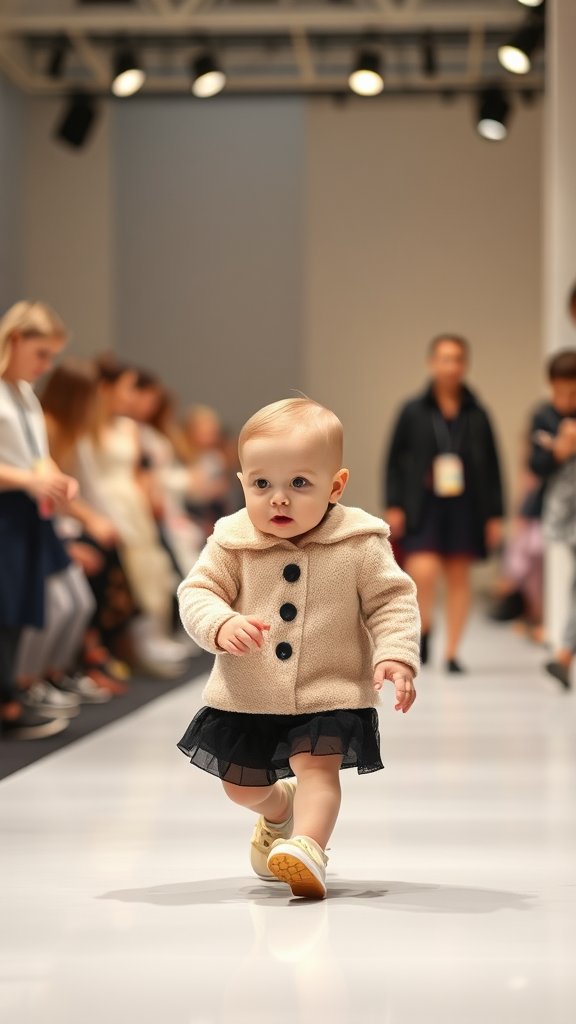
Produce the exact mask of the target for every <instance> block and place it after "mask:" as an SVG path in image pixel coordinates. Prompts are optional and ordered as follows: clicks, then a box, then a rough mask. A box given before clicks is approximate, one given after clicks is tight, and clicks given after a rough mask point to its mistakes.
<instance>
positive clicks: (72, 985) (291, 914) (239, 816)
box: [0, 621, 576, 1024]
mask: <svg viewBox="0 0 576 1024" xmlns="http://www.w3.org/2000/svg"><path fill="white" fill-rule="evenodd" d="M463 653H464V655H465V657H466V660H467V661H468V663H469V664H470V665H472V664H474V665H475V666H476V669H475V671H474V672H471V673H470V674H469V675H467V676H465V677H461V678H458V677H453V676H452V677H446V676H443V675H441V674H435V673H434V672H433V671H431V670H427V671H426V672H424V673H423V674H422V676H421V678H420V683H419V696H418V700H417V702H416V704H415V706H414V708H413V710H412V711H411V712H410V713H409V714H408V715H406V716H403V717H401V716H399V715H397V714H395V713H394V711H393V709H392V708H393V702H392V692H391V690H390V692H388V693H387V694H386V696H387V698H388V699H387V702H386V705H385V707H384V709H383V712H382V714H381V731H382V749H383V754H384V761H385V763H386V766H387V767H386V770H385V771H384V772H379V773H377V774H375V775H372V776H368V777H364V778H359V777H358V776H357V775H356V773H355V772H352V771H349V772H346V773H344V774H343V789H344V803H343V811H342V815H341V818H340V822H339V824H338V826H337V830H336V832H335V834H334V836H333V839H332V842H331V847H332V849H331V851H330V898H329V899H328V900H327V901H326V902H324V903H319V904H311V903H304V902H301V901H297V900H292V899H289V898H288V895H287V893H288V890H287V889H285V888H284V887H283V886H278V885H276V886H275V885H271V884H270V885H267V884H265V883H262V882H260V881H259V880H258V879H257V878H255V877H251V875H250V868H249V865H248V860H247V847H248V841H249V837H250V833H251V828H252V820H253V819H252V817H251V816H250V815H249V814H247V813H246V812H245V811H243V810H242V809H240V808H237V807H234V806H232V805H231V804H228V803H227V802H226V801H225V799H224V797H223V796H222V794H221V793H220V791H219V784H218V782H217V781H216V780H215V779H213V778H212V777H210V776H207V775H205V774H204V773H202V772H200V771H199V770H198V769H195V768H192V767H191V766H190V765H189V764H188V763H187V761H186V759H185V758H184V756H183V755H182V754H181V753H180V752H179V751H178V750H177V749H176V746H175V743H176V741H177V739H179V737H180V735H181V733H182V732H183V731H184V728H185V726H186V724H187V723H188V720H189V719H190V718H191V716H192V714H193V713H194V712H195V711H196V709H197V708H198V706H199V702H200V691H201V686H200V685H199V684H198V683H194V684H191V685H190V686H188V687H183V688H182V689H180V690H176V691H174V692H172V693H170V694H168V695H167V696H166V697H164V698H162V699H160V700H159V701H157V702H155V703H153V704H149V705H148V706H147V707H145V708H143V709H141V710H140V711H137V712H135V713H134V714H133V715H131V716H129V717H128V718H125V719H123V720H121V721H119V722H117V723H115V724H114V725H112V726H109V727H107V728H106V729H104V730H102V731H101V732H98V733H95V734H93V735H92V736H90V737H88V738H86V739H84V740H82V741H80V742H79V743H77V744H75V745H72V746H70V747H67V748H66V749H63V750H62V751H60V752H59V753H57V754H55V755H53V756H51V757H49V758H46V759H45V760H42V761H40V762H38V763H36V764H34V765H32V766H31V767H29V768H27V769H24V770H23V771H21V772H19V773H17V774H16V775H14V776H12V777H10V778H8V779H6V780H4V781H3V782H2V783H0V829H1V847H0V862H1V872H0V890H1V897H2V909H1V911H0V1016H1V1019H2V1021H3V1024H248V1022H249V1024H268V1022H270V1024H288V1022H290V1024H292V1022H295V1024H296V1022H297V1024H329V1022H330V1024H356V1022H361V1024H574V1021H575V1020H576V735H575V734H576V698H575V697H574V696H572V695H566V694H564V693H561V692H560V690H559V688H558V689H556V687H555V686H554V685H553V684H552V682H550V683H548V682H547V681H546V679H545V678H544V677H543V676H542V674H541V672H540V670H539V665H540V662H541V661H542V652H541V651H539V650H537V649H535V648H532V647H530V646H529V645H527V644H526V643H525V642H524V641H521V640H519V639H517V638H516V637H514V636H513V635H512V634H511V633H510V632H508V631H507V630H506V629H501V628H499V627H495V626H489V625H485V624H483V623H481V622H479V621H477V622H476V623H475V625H474V626H473V628H472V629H471V630H470V634H469V638H468V641H467V643H466V645H465V648H464V652H463ZM288 894H289V893H288Z"/></svg>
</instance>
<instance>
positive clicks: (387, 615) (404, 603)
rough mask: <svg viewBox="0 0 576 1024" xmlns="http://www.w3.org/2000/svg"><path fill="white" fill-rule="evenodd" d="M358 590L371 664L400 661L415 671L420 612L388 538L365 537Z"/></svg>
mask: <svg viewBox="0 0 576 1024" xmlns="http://www.w3.org/2000/svg"><path fill="white" fill-rule="evenodd" d="M358 593H359V596H360V604H361V608H362V614H363V617H364V621H365V623H366V626H367V628H368V631H369V633H370V635H371V637H372V641H373V643H374V655H373V665H377V664H378V662H379V661H389V660H390V661H402V662H403V663H404V664H405V665H409V666H410V668H411V669H412V671H413V672H414V674H416V673H417V672H418V669H419V667H420V613H419V611H418V603H417V601H416V586H415V584H414V581H413V580H411V579H410V577H409V576H407V575H406V573H405V572H403V571H402V569H401V568H400V566H399V565H398V564H397V562H396V559H395V558H394V555H393V554H392V548H391V546H390V542H389V540H388V538H387V537H383V536H382V535H381V534H380V535H379V534H374V535H373V536H371V537H370V538H369V540H368V543H367V545H366V552H365V555H364V560H363V562H362V566H361V569H360V576H359V581H358Z"/></svg>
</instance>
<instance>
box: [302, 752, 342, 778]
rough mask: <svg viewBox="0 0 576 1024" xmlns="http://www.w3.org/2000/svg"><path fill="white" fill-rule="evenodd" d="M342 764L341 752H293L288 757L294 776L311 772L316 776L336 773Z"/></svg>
mask: <svg viewBox="0 0 576 1024" xmlns="http://www.w3.org/2000/svg"><path fill="white" fill-rule="evenodd" d="M341 764H342V755H341V754H323V755H321V754H295V755H294V757H292V758H290V767H291V768H292V771H293V772H294V774H295V776H296V778H297V779H298V778H301V777H302V776H303V775H308V774H310V773H313V774H315V775H317V776H319V777H320V776H326V775H336V776H337V775H338V773H339V771H340V766H341Z"/></svg>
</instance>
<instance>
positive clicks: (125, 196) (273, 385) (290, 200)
mask: <svg viewBox="0 0 576 1024" xmlns="http://www.w3.org/2000/svg"><path fill="white" fill-rule="evenodd" d="M115 114H116V116H115V119H114V141H113V154H114V163H115V172H114V178H115V200H114V202H115V210H114V231H115V235H116V247H115V254H116V255H115V260H116V268H115V277H116V280H115V289H114V292H115V303H116V341H117V348H118V351H119V352H120V353H121V354H122V355H124V356H126V357H127V358H129V359H132V360H135V361H137V362H142V363H144V364H148V363H152V365H155V366H156V367H158V368H161V369H162V372H163V373H164V374H165V376H166V379H167V380H168V381H169V382H170V384H171V385H172V386H173V387H175V388H176V389H177V391H178V392H179V394H180V397H181V398H182V399H183V400H184V401H186V402H191V401H197V402H205V403H208V404H210V405H214V406H216V408H218V409H219V410H220V411H221V413H222V414H223V415H224V417H225V418H226V419H227V420H228V422H230V423H231V425H232V426H234V427H239V426H241V424H242V422H243V421H244V419H246V418H247V417H248V416H249V415H251V413H252V412H255V411H256V409H258V408H259V407H260V406H261V405H262V404H265V403H267V402H272V401H276V399H278V398H282V397H284V396H285V395H286V393H287V392H288V391H289V390H290V389H291V388H302V387H303V377H302V335H303V323H302V289H303V283H304V282H303V267H302V258H301V254H302V249H303V218H304V211H303V192H304V163H303V159H304V153H303V142H304V106H303V103H302V102H301V101H300V100H298V99H276V100H269V99H253V100H237V99H228V100H222V101H221V102H219V103H217V104H214V105H213V106H206V105H203V104H201V103H193V102H192V103H190V102H189V101H188V100H186V99H183V100H171V101H170V100H169V101H164V100H161V99H160V100H148V101H142V102H139V103H133V104H118V106H117V107H116V110H115Z"/></svg>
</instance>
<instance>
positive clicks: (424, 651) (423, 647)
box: [420, 633, 430, 665]
mask: <svg viewBox="0 0 576 1024" xmlns="http://www.w3.org/2000/svg"><path fill="white" fill-rule="evenodd" d="M429 639H430V633H422V635H421V637H420V664H421V665H425V664H426V662H427V661H428V640H429Z"/></svg>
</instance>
